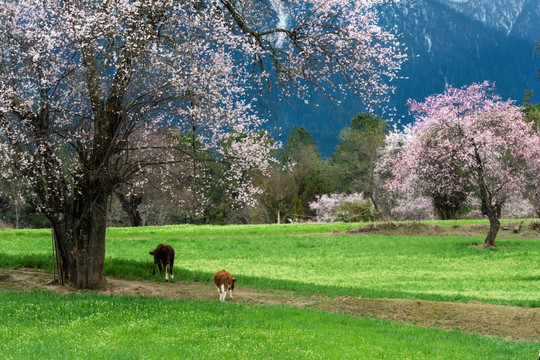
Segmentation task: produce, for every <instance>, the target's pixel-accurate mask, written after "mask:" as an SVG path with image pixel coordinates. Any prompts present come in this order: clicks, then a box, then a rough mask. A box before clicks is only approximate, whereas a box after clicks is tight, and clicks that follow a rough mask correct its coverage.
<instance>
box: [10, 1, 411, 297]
mask: <svg viewBox="0 0 540 360" xmlns="http://www.w3.org/2000/svg"><path fill="white" fill-rule="evenodd" d="M384 1H385V0H365V1H342V0H300V1H291V2H289V1H287V2H285V1H280V0H272V1H261V0H246V1H237V0H218V1H210V0H186V1H173V0H112V1H98V0H73V1H72V0H68V1H58V0H45V1H43V0H39V1H38V0H18V1H8V0H0V49H1V54H2V56H1V58H0V144H3V145H2V146H0V149H2V152H1V153H0V157H1V159H0V163H3V164H4V168H5V167H9V168H11V169H12V171H11V172H8V171H5V172H4V171H3V172H2V173H1V174H0V177H3V178H7V177H9V176H11V175H13V176H15V177H19V178H24V179H25V181H26V182H27V184H28V186H29V188H30V189H32V191H33V192H34V194H35V196H34V197H33V199H34V200H33V203H34V205H35V206H36V208H38V209H40V210H41V211H42V212H43V213H44V214H45V215H46V216H47V217H48V218H49V219H50V221H51V224H52V228H53V233H54V235H55V239H56V245H57V253H58V254H59V259H60V261H59V262H60V263H61V266H60V269H61V270H62V274H63V276H62V279H63V278H66V279H69V280H70V281H71V282H72V283H73V285H74V286H75V287H77V288H100V287H102V286H103V285H104V284H105V277H104V272H103V265H104V258H105V230H106V225H107V210H108V199H109V198H110V196H111V194H112V193H113V192H114V191H115V190H116V189H118V188H120V187H121V186H123V185H126V184H128V185H133V186H135V187H139V188H140V187H142V186H144V182H145V181H144V169H147V168H148V167H149V166H153V165H159V166H160V168H162V169H164V168H166V167H164V166H162V165H163V164H167V163H171V162H173V161H174V159H173V158H171V157H170V154H171V153H172V152H171V151H156V148H155V142H154V141H152V140H151V139H154V138H155V137H160V136H163V134H164V132H165V131H164V130H163V129H168V128H178V129H179V130H180V131H182V132H185V133H187V132H189V131H191V132H193V134H196V136H197V139H199V140H200V141H202V142H203V143H204V144H205V146H206V147H207V149H208V151H211V152H213V153H214V154H216V157H217V158H219V157H220V156H219V155H220V151H223V149H226V151H227V154H224V156H223V157H226V158H227V159H229V160H230V161H231V164H232V165H233V166H231V167H230V172H229V173H228V176H229V177H230V178H231V179H230V183H236V184H238V189H237V191H231V192H230V194H232V195H233V196H234V197H235V198H236V199H238V200H239V201H249V199H250V198H251V195H252V194H254V193H255V194H256V193H258V192H260V190H259V189H257V188H256V187H255V186H253V185H252V184H251V183H249V181H245V179H239V174H245V173H248V172H249V170H250V169H252V168H253V166H262V167H263V168H264V166H265V165H264V164H265V162H266V161H267V158H268V156H269V152H268V148H267V147H266V146H262V145H261V144H260V143H259V140H260V136H257V135H256V130H257V128H258V127H259V126H260V125H261V124H262V123H263V119H261V118H260V117H259V116H258V115H257V111H256V107H255V100H254V95H253V94H255V93H257V92H259V91H262V90H263V89H265V88H267V85H272V84H277V85H280V86H282V87H283V88H285V90H286V92H285V93H286V94H287V93H291V94H293V93H294V92H293V91H291V90H297V93H303V92H304V91H305V89H306V88H307V87H309V86H315V87H316V88H318V89H320V90H321V91H323V92H325V93H326V94H327V95H329V96H335V97H338V96H340V92H347V91H352V92H353V93H355V94H357V95H358V96H359V97H361V99H362V100H364V101H365V102H366V103H369V104H371V103H372V101H375V100H378V99H381V98H384V97H385V96H386V94H387V93H388V90H389V89H390V88H389V85H387V82H386V80H389V79H392V78H394V77H395V74H396V72H397V71H398V70H399V68H400V64H401V63H402V61H403V59H404V56H403V55H402V54H401V52H400V48H401V47H402V45H401V44H400V43H399V42H398V41H397V40H396V37H395V35H394V34H393V33H392V32H391V31H386V30H384V29H382V28H381V27H379V26H378V25H377V11H376V9H375V6H376V5H379V4H381V3H383V2H384ZM141 132H146V133H147V134H148V136H137V137H133V134H134V133H138V134H141ZM231 133H233V134H239V133H241V134H244V136H237V135H234V136H232V135H231ZM264 141H266V140H264ZM225 143H226V144H227V146H223V144H225ZM141 154H142V155H141ZM141 174H142V175H141ZM164 175H165V174H164ZM134 179H135V180H134Z"/></svg>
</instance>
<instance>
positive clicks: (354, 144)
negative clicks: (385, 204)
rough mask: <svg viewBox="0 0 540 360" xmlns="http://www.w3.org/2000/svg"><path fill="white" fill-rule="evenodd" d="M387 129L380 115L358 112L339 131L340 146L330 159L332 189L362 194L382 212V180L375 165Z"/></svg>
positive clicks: (376, 209)
mask: <svg viewBox="0 0 540 360" xmlns="http://www.w3.org/2000/svg"><path fill="white" fill-rule="evenodd" d="M389 130H390V127H389V125H388V123H387V122H386V121H385V120H383V119H381V118H380V117H378V116H373V115H371V114H369V113H363V114H357V115H356V116H355V117H354V118H353V119H351V125H350V126H348V127H346V128H345V129H343V130H342V131H341V133H340V137H339V145H338V146H337V148H336V152H335V154H334V155H333V156H332V159H331V160H330V163H331V164H332V165H333V169H332V171H333V172H334V173H335V175H336V176H335V177H334V190H333V191H334V192H349V193H351V192H357V193H363V194H364V196H366V197H367V198H369V199H370V200H371V201H372V203H373V205H374V207H375V211H376V212H380V211H381V210H380V209H379V208H380V207H381V206H380V205H379V204H380V203H382V200H381V199H379V196H378V194H379V193H380V187H381V184H382V181H381V179H379V178H378V175H377V174H376V172H375V168H376V165H377V161H378V159H379V154H380V149H381V148H383V147H384V146H385V137H386V134H387V133H388V132H389ZM381 205H382V204H381Z"/></svg>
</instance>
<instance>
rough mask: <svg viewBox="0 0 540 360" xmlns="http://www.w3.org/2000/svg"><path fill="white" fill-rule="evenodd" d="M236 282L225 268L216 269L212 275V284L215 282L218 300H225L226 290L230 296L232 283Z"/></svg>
mask: <svg viewBox="0 0 540 360" xmlns="http://www.w3.org/2000/svg"><path fill="white" fill-rule="evenodd" d="M235 282H236V279H235V278H233V277H232V276H231V273H229V272H228V271H227V270H225V269H223V270H220V271H218V272H217V273H216V274H215V275H214V284H216V286H217V289H218V292H219V300H220V301H225V298H226V297H227V291H228V292H229V296H230V297H231V299H232V298H233V297H232V291H233V290H234V283H235Z"/></svg>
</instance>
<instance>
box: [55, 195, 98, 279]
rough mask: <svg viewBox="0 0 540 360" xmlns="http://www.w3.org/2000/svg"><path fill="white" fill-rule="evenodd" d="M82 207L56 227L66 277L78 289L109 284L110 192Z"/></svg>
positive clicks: (64, 218)
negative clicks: (107, 229) (108, 199)
mask: <svg viewBox="0 0 540 360" xmlns="http://www.w3.org/2000/svg"><path fill="white" fill-rule="evenodd" d="M81 210H82V211H81V212H79V213H77V212H75V213H76V215H75V216H73V214H66V216H63V217H58V218H57V219H56V220H54V221H53V231H54V235H55V239H56V242H57V248H58V252H59V255H60V259H61V262H62V263H61V264H60V266H61V268H62V270H63V276H64V280H68V281H69V282H71V284H72V285H73V286H74V287H75V288H77V289H100V288H102V287H104V286H105V284H106V282H105V275H104V262H105V234H106V225H107V196H104V195H98V196H96V197H94V199H92V200H89V201H88V203H86V204H85V206H84V208H82V209H81Z"/></svg>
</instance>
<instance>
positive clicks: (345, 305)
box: [0, 269, 540, 342]
mask: <svg viewBox="0 0 540 360" xmlns="http://www.w3.org/2000/svg"><path fill="white" fill-rule="evenodd" d="M51 279H52V275H51V274H49V273H44V272H40V271H36V270H33V269H17V270H12V269H0V291H2V290H4V291H5V290H14V291H29V290H32V289H41V290H50V291H55V292H59V293H63V294H67V293H71V292H75V290H73V289H71V288H69V287H62V286H59V285H46V283H48V282H49V281H50V280H51ZM107 281H108V283H109V285H108V286H107V287H106V288H105V289H103V290H100V291H99V293H101V294H106V295H127V296H160V297H165V298H174V299H200V300H208V299H215V300H217V299H218V293H217V290H216V289H215V288H214V286H213V285H211V284H200V283H193V284H183V283H180V282H172V283H165V282H149V281H128V280H122V279H115V278H110V277H109V278H107ZM228 301H229V300H228ZM233 301H234V302H239V303H244V304H246V305H249V306H253V305H289V306H295V307H299V308H311V309H316V310H322V311H329V312H339V313H346V314H351V315H355V316H368V317H378V318H384V319H389V320H393V321H397V322H402V323H406V324H413V325H417V326H423V327H432V328H440V329H446V330H460V331H463V332H467V333H478V334H482V335H487V336H497V337H503V338H506V339H509V340H518V341H537V342H539V341H540V309H538V308H535V309H532V308H522V307H516V306H500V305H488V304H483V303H478V302H472V303H450V302H437V301H423V300H404V299H364V298H359V297H337V298H328V297H322V296H301V295H296V294H294V293H292V292H286V291H271V292H269V291H258V290H254V289H251V288H245V287H242V286H239V287H238V288H237V289H236V290H235V291H234V300H233Z"/></svg>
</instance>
